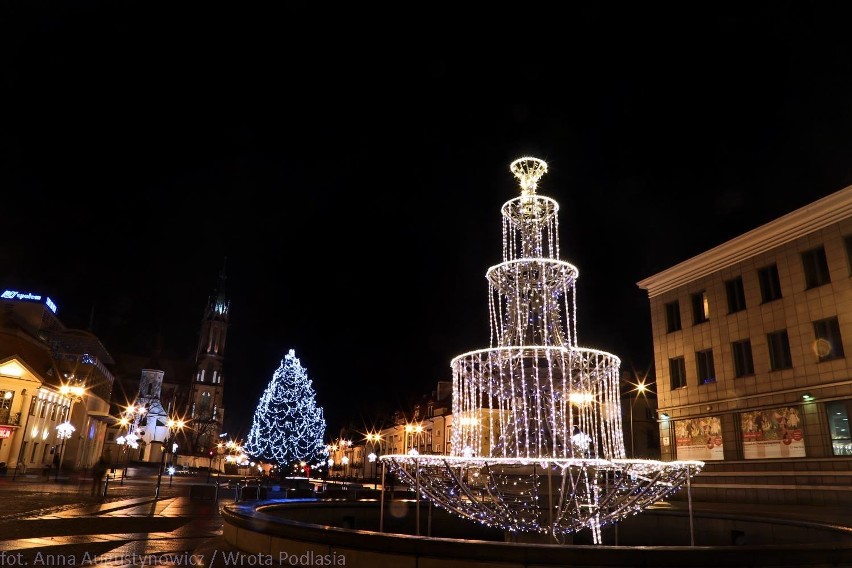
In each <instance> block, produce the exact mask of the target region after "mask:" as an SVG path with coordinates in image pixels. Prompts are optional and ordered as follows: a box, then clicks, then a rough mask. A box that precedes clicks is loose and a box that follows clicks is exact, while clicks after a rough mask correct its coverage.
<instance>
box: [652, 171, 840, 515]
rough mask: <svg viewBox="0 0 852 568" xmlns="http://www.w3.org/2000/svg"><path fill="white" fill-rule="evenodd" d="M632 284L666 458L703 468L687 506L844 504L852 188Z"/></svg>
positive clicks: (662, 448)
mask: <svg viewBox="0 0 852 568" xmlns="http://www.w3.org/2000/svg"><path fill="white" fill-rule="evenodd" d="M638 286H639V287H640V288H642V289H644V290H647V292H648V297H649V300H650V309H651V324H652V333H653V341H654V362H655V367H656V376H657V385H656V388H657V397H658V416H659V419H660V442H661V452H662V457H663V459H679V460H682V459H699V460H703V461H705V462H706V464H707V465H706V467H705V469H704V471H703V472H702V473H701V474H700V475H699V476H698V477H697V478H696V480H695V482H694V483H693V485H692V489H693V495H694V496H695V498H697V499H701V498H707V499H721V500H726V499H730V500H737V501H740V502H758V501H759V502H773V501H774V502H782V503H790V504H792V503H809V504H822V503H839V502H845V503H850V502H852V438H850V431H849V415H850V413H852V186H850V187H847V188H845V189H842V190H840V191H838V192H835V193H833V194H831V195H828V196H826V197H824V198H822V199H820V200H818V201H815V202H813V203H811V204H810V205H807V206H805V207H802V208H801V209H798V210H796V211H793V212H791V213H789V214H787V215H784V216H783V217H780V218H778V219H776V220H774V221H772V222H770V223H767V224H765V225H763V226H761V227H758V228H756V229H754V230H752V231H749V232H748V233H745V234H743V235H741V236H739V237H736V238H734V239H732V240H730V241H728V242H726V243H723V244H721V245H719V246H717V247H715V248H713V249H711V250H708V251H706V252H704V253H702V254H699V255H698V256H695V257H693V258H690V259H688V260H686V261H684V262H681V263H680V264H677V265H676V266H673V267H671V268H669V269H667V270H664V271H662V272H660V273H658V274H655V275H653V276H650V277H648V278H646V279H644V280H642V281H640V282H639V283H638ZM845 344H848V345H849V347H846V345H845Z"/></svg>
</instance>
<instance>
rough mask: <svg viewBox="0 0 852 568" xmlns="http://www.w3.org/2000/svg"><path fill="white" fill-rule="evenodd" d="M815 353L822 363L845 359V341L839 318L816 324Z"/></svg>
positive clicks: (824, 320) (827, 319) (816, 322)
mask: <svg viewBox="0 0 852 568" xmlns="http://www.w3.org/2000/svg"><path fill="white" fill-rule="evenodd" d="M814 335H815V336H816V341H815V342H814V351H816V354H817V357H819V360H820V361H829V360H831V359H842V358H843V356H844V355H843V340H842V339H841V338H840V325H839V324H838V323H837V318H836V317H834V318H826V319H823V320H819V321H815V322H814Z"/></svg>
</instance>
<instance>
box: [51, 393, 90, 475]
mask: <svg viewBox="0 0 852 568" xmlns="http://www.w3.org/2000/svg"><path fill="white" fill-rule="evenodd" d="M59 394H61V395H62V396H64V397H66V398H68V399H69V400H70V401H71V402H70V403H69V405H68V415H67V416H66V418H65V422H63V423H62V424H59V425H57V426H56V433H57V435H58V436H59V439H60V440H62V448H61V449H60V451H59V463H58V464H56V479H59V470H60V469H62V460H63V459H64V458H65V441H66V440H67V439H68V438H70V437H71V434H72V433H73V432H74V430H75V428H74V426H72V425H71V418H72V415H73V413H74V403H75V402H80V401H81V400H83V395H84V394H86V387H84V386H82V385H80V384H65V385H62V386H61V387H59ZM69 428H70V430H69Z"/></svg>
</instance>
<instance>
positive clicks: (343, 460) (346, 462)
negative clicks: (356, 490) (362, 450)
mask: <svg viewBox="0 0 852 568" xmlns="http://www.w3.org/2000/svg"><path fill="white" fill-rule="evenodd" d="M340 463H342V464H343V488H344V489H346V474H347V466H348V465H349V456H343V457H342V458H340Z"/></svg>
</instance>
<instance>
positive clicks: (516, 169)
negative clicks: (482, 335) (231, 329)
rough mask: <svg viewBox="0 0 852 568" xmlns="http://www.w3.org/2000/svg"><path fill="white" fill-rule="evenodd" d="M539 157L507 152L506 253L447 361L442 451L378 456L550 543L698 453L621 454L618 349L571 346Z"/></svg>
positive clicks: (466, 508)
mask: <svg viewBox="0 0 852 568" xmlns="http://www.w3.org/2000/svg"><path fill="white" fill-rule="evenodd" d="M547 169H548V168H547V164H546V163H545V162H544V161H543V160H540V159H538V158H533V157H523V158H519V159H517V160H515V161H513V162H512V163H511V164H510V170H511V172H512V173H513V174H514V175H515V177H516V178H518V181H519V184H520V187H521V194H520V196H518V197H515V198H513V199H510V200H509V201H507V202H506V203H504V204H503V206H502V207H501V209H500V211H501V214H502V217H503V222H502V230H501V233H502V234H501V240H502V245H503V253H502V262H501V263H500V264H497V265H495V266H492V267H490V268H489V269H488V270H487V271H486V279H487V281H488V295H489V297H488V314H489V316H488V317H489V326H490V334H489V341H490V346H489V347H488V348H486V349H479V350H474V351H469V352H467V353H463V354H461V355H459V356H457V357H455V358H454V359H453V360H452V361H451V362H450V367H451V369H452V373H453V401H452V409H453V428H452V434H451V444H450V453H449V455H428V454H420V455H417V456H409V455H386V456H382V458H381V459H382V460H383V461H384V462H385V464H386V465H387V466H388V467H389V468H390V470H391V471H394V472H395V473H396V474H397V475H398V477H399V478H400V479H401V480H402V481H403V482H405V483H408V484H410V485H411V486H412V487H413V486H415V484H417V485H418V486H419V487H420V491H421V494H422V495H423V496H424V497H426V498H427V499H430V500H432V501H433V502H434V503H435V504H436V505H437V506H440V507H442V508H444V509H446V510H448V511H450V512H452V513H455V514H457V515H459V516H460V517H462V518H466V519H469V520H472V521H475V522H478V523H481V524H484V525H487V526H492V527H500V528H502V529H504V530H507V531H512V532H515V531H520V532H536V533H544V534H550V535H552V536H553V538H554V540H555V541H556V542H560V537H561V536H563V535H565V534H567V533H572V532H577V531H581V530H589V531H590V532H591V535H592V540H593V542H595V543H600V542H601V527H603V526H606V525H608V524H611V523H615V522H617V521H619V520H620V519H623V518H625V517H627V516H630V515H634V514H637V513H639V512H641V511H642V510H644V509H645V508H647V507H648V506H649V505H652V504H653V503H656V502H657V501H659V500H661V499H664V498H666V497H667V496H669V495H671V494H672V493H674V492H675V491H679V490H680V489H681V488H682V487H683V486H684V484H685V483H686V482H687V480H689V479H690V478H691V477H692V476H694V475H696V474H698V473H699V472H700V471H701V470H702V469H703V467H704V463H703V462H700V461H672V462H662V461H655V460H639V459H627V457H626V455H627V454H626V451H625V447H624V435H623V425H622V418H621V398H620V390H619V384H620V373H619V366H620V364H621V361H620V359H619V358H618V357H616V356H615V355H612V354H610V353H606V352H604V351H600V350H597V349H590V348H583V347H579V343H578V335H577V293H576V292H577V289H576V281H577V278H578V277H579V271H578V270H577V268H576V267H575V266H573V265H571V264H569V263H567V262H565V261H563V260H560V259H559V253H560V248H559V222H558V212H559V204H558V203H557V202H556V201H555V200H553V199H551V198H549V197H546V196H543V195H539V194H538V193H537V189H538V182H539V180H540V178H541V177H542V176H543V175H544V174H545V173H546V172H547Z"/></svg>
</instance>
